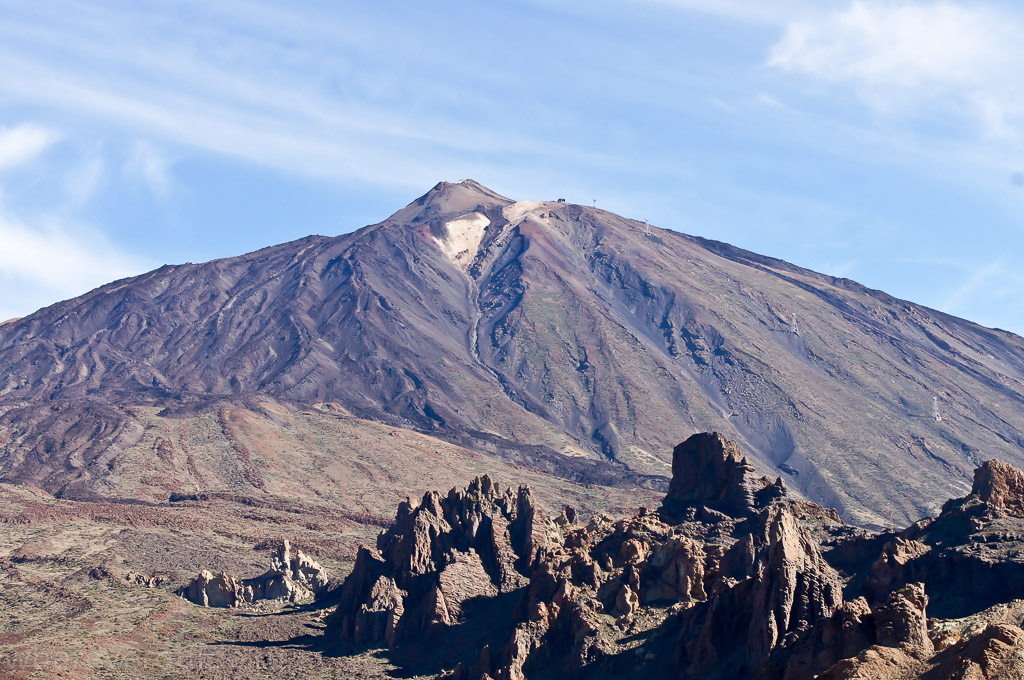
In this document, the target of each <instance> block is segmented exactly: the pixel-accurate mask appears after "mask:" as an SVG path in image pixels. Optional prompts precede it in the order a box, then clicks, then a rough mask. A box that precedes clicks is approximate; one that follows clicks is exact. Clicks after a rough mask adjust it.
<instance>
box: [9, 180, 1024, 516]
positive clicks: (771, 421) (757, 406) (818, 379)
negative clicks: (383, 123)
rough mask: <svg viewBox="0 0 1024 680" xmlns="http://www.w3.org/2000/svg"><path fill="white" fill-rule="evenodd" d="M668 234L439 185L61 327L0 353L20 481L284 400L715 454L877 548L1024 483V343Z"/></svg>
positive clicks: (15, 474)
mask: <svg viewBox="0 0 1024 680" xmlns="http://www.w3.org/2000/svg"><path fill="white" fill-rule="evenodd" d="M654 232H655V233H653V234H650V235H648V234H646V233H645V230H644V225H643V224H638V223H636V222H634V221H631V220H627V219H624V218H621V217H619V216H617V215H614V214H611V213H607V212H604V211H600V210H596V209H593V208H589V207H583V206H578V205H571V204H566V203H561V202H513V201H511V200H510V199H507V198H505V197H502V196H500V195H498V194H496V193H494V192H492V191H490V190H488V189H486V188H484V187H482V186H480V185H479V184H477V183H475V182H472V181H468V180H467V181H465V182H460V183H456V184H447V183H442V184H439V185H438V186H437V187H435V188H434V189H433V190H431V191H430V192H428V193H427V194H426V195H424V196H423V197H421V198H420V199H418V200H417V201H415V202H413V203H412V204H410V205H409V206H408V207H406V208H405V209H403V210H401V211H399V212H398V213H396V214H395V215H393V216H392V217H390V218H388V219H387V220H385V221H384V222H382V223H380V224H378V225H373V226H370V227H366V228H364V229H361V230H359V231H357V232H354V233H351V234H346V235H343V236H339V237H334V238H328V237H319V236H316V237H308V238H306V239H301V240H299V241H295V242H292V243H287V244H283V245H280V246H275V247H272V248H267V249H264V250H261V251H257V252H255V253H251V254H249V255H245V256H241V257H237V258H230V259H226V260H217V261H214V262H210V263H206V264H201V265H192V264H188V265H182V266H174V267H170V266H169V267H163V268H161V269H158V270H156V271H154V272H151V273H149V274H146V275H143V276H140V277H136V278H134V279H127V280H124V281H119V282H116V283H113V284H110V285H108V286H105V287H103V288H100V289H98V290H96V291H93V292H92V293H89V294H87V295H85V296H82V297H80V298H77V299H75V300H71V301H67V302H63V303H60V304H57V305H54V306H53V307H50V308H47V309H44V310H41V311H40V312H37V313H36V314H33V315H31V316H29V317H26V318H25V319H21V320H19V321H16V322H12V323H9V324H6V325H4V326H2V327H0V366H2V367H3V373H2V374H0V411H2V412H3V415H0V427H2V428H4V429H3V430H2V431H0V441H3V442H4V444H3V449H2V458H0V475H2V477H0V478H2V479H6V480H12V481H24V482H31V483H34V484H37V485H41V486H43V487H45V488H47V489H48V490H50V491H52V492H58V493H62V494H64V495H72V496H73V495H75V494H84V493H87V492H89V490H90V489H93V488H94V487H95V486H96V485H97V484H99V483H101V480H102V479H104V478H105V477H106V476H108V475H109V474H110V466H111V463H112V461H114V460H116V457H117V455H118V452H119V451H121V450H123V449H124V448H125V447H126V446H129V445H131V443H132V442H133V441H137V439H138V438H139V437H141V436H142V431H144V429H145V428H144V426H143V425H141V424H140V423H138V421H136V420H133V419H132V417H131V413H130V412H129V411H128V410H127V407H130V406H133V405H140V404H145V405H155V406H159V407H162V408H164V409H166V410H165V415H175V414H180V415H186V414H190V413H195V412H201V411H203V410H208V409H211V408H213V407H215V406H217V405H220V404H224V403H236V404H243V405H253V404H255V403H258V402H259V400H261V399H265V398H268V397H269V398H272V399H273V400H276V401H277V402H278V403H284V404H293V405H303V404H314V403H321V402H336V403H338V404H341V405H342V406H343V407H344V408H346V409H349V410H351V411H352V412H353V413H355V414H357V415H359V416H361V417H366V418H371V419H375V420H380V421H383V422H388V423H392V424H396V425H400V426H404V427H411V428H414V429H419V430H423V431H430V432H431V433H433V434H435V436H440V437H442V438H446V439H449V440H451V441H455V442H458V443H461V444H464V445H468V446H471V447H473V448H477V449H479V450H483V451H486V452H490V453H495V454H498V455H502V456H504V457H506V458H511V459H512V460H514V461H516V462H519V463H522V464H526V465H530V466H533V467H538V468H540V469H544V470H546V471H549V472H552V473H555V474H558V475H561V476H565V477H569V478H572V479H576V480H579V481H593V482H599V483H617V484H620V485H640V484H642V485H648V486H652V485H654V486H656V485H657V481H656V480H657V479H658V478H663V477H664V476H665V475H667V474H668V472H669V464H668V452H669V451H671V448H672V446H673V445H674V444H675V443H676V442H678V441H681V440H682V439H685V438H686V436H688V435H689V434H691V433H693V432H695V431H703V430H712V429H713V430H718V431H721V432H724V433H726V434H727V435H728V436H730V437H733V438H735V439H737V440H739V441H740V442H741V443H742V444H743V445H744V448H746V449H748V450H750V451H752V452H754V454H755V455H756V456H757V461H756V463H757V465H758V466H759V467H761V468H762V469H763V470H764V471H766V472H768V473H770V474H773V475H776V474H779V475H782V476H783V477H784V478H785V479H786V482H787V484H789V485H790V486H791V487H794V488H795V489H796V490H798V491H799V492H800V493H803V494H804V495H806V496H807V497H808V498H810V499H812V500H815V501H818V502H821V503H824V504H826V505H831V506H833V507H836V508H838V509H839V510H840V511H841V512H842V513H843V514H844V515H845V516H846V517H847V518H849V519H853V520H856V521H859V522H863V523H879V524H881V523H888V522H893V521H900V522H902V521H906V520H908V519H916V518H917V517H919V516H922V515H924V514H928V513H933V512H934V511H935V510H936V509H937V504H938V502H939V501H940V500H941V499H943V498H946V497H949V496H953V495H960V494H962V493H963V492H964V491H965V490H966V489H967V488H968V486H969V479H968V476H969V472H970V471H971V470H972V469H973V468H974V467H976V466H977V464H978V463H979V462H980V460H981V459H984V458H988V457H991V456H995V455H998V456H999V457H1001V458H1003V459H1005V460H1009V461H1011V462H1013V463H1015V464H1022V463H1024V437H1022V434H1021V432H1020V423H1022V422H1024V340H1022V339H1021V338H1019V337H1017V336H1014V335H1012V334H1009V333H1005V332H1003V331H997V330H989V329H985V328H982V327H979V326H977V325H975V324H972V323H969V322H967V321H964V320H961V319H956V318H954V317H950V316H948V315H945V314H941V313H939V312H936V311H933V310H929V309H926V308H923V307H920V306H917V305H913V304H910V303H907V302H904V301H901V300H897V299H894V298H892V297H890V296H888V295H885V294H884V293H880V292H878V291H872V290H869V289H867V288H864V287H862V286H860V285H858V284H856V283H853V282H851V281H847V280H843V279H834V278H831V277H827V276H822V275H820V274H816V273H813V272H810V271H807V270H804V269H801V268H798V267H795V266H793V265H790V264H787V263H785V262H782V261H779V260H774V259H771V258H765V257H761V256H758V255H755V254H753V253H749V252H746V251H743V250H740V249H737V248H733V247H731V246H728V245H725V244H721V243H716V242H712V241H707V240H704V239H699V238H694V237H690V236H685V235H683V234H678V233H674V232H670V231H663V230H660V229H659V230H654ZM933 398H937V399H938V408H939V412H940V415H941V421H936V420H935V418H934V417H933ZM5 440H6V441H5Z"/></svg>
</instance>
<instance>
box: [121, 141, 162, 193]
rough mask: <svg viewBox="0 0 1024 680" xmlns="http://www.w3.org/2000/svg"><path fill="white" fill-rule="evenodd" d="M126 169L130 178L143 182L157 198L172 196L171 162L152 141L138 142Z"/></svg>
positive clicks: (126, 164)
mask: <svg viewBox="0 0 1024 680" xmlns="http://www.w3.org/2000/svg"><path fill="white" fill-rule="evenodd" d="M124 171H125V174H127V175H128V176H129V178H130V179H132V180H134V181H138V182H141V183H142V184H143V185H144V186H145V187H146V188H147V189H148V190H149V193H150V194H152V195H153V197H154V198H156V199H157V200H160V201H167V200H168V199H169V198H170V196H171V190H172V189H173V185H174V179H173V178H172V176H171V162H170V160H169V159H168V158H167V156H166V155H165V154H164V153H162V152H161V151H160V150H159V149H157V147H156V146H154V145H153V144H152V143H150V142H147V141H140V142H136V143H135V145H134V146H133V148H132V153H131V155H130V156H129V157H128V161H127V162H126V163H125V166H124Z"/></svg>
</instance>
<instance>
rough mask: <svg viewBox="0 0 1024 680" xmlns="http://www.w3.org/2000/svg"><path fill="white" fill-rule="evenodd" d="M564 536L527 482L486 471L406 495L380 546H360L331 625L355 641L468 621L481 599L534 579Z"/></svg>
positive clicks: (392, 641)
mask: <svg viewBox="0 0 1024 680" xmlns="http://www.w3.org/2000/svg"><path fill="white" fill-rule="evenodd" d="M558 536H559V535H558V532H557V531H556V529H555V527H554V524H552V523H551V522H550V521H549V520H548V519H547V517H546V516H545V515H544V513H543V512H541V511H540V510H539V509H538V508H537V506H536V504H535V502H534V500H533V496H532V494H531V493H530V490H529V489H528V488H526V487H521V488H520V489H519V491H518V492H514V491H513V490H512V489H511V488H502V487H500V486H498V485H496V484H494V482H493V481H492V480H491V479H490V477H487V476H484V477H479V478H477V479H475V480H473V482H472V483H471V484H470V485H469V486H468V487H467V488H466V489H465V490H458V489H452V490H451V491H450V492H449V493H448V495H447V496H443V497H442V496H441V495H439V494H437V493H428V494H426V495H425V496H424V497H423V499H422V501H421V502H420V503H418V504H414V503H412V502H410V501H406V502H404V503H402V504H401V505H400V506H399V508H398V513H397V515H396V517H395V523H394V524H393V525H392V526H391V527H390V528H389V529H388V530H387V531H385V532H383V533H381V535H380V536H379V537H378V539H377V550H376V551H372V550H369V549H366V548H363V549H361V550H360V551H359V554H358V555H357V557H356V564H355V567H354V569H353V571H352V574H350V575H349V577H348V578H347V579H346V580H345V583H344V584H343V586H342V587H341V592H340V604H339V605H338V609H337V612H336V613H335V614H334V615H332V617H331V618H330V619H329V620H328V626H329V627H330V628H331V629H332V630H333V631H334V634H335V635H337V636H338V637H339V638H340V639H341V640H342V641H344V642H347V643H350V644H355V645H366V644H384V645H386V646H389V647H395V646H396V645H399V644H400V643H402V642H407V641H415V640H420V639H422V637H423V636H424V635H427V634H429V633H430V632H431V631H432V630H434V629H437V628H444V627H451V626H455V625H457V624H459V623H461V622H462V621H464V620H465V618H466V616H467V614H468V611H467V609H466V607H467V605H469V604H471V603H472V602H473V601H474V600H476V599H485V598H491V597H494V596H497V595H499V594H501V593H509V592H512V591H514V590H516V589H517V588H521V587H523V586H525V585H526V584H527V583H528V575H529V574H530V573H532V571H533V570H535V569H536V567H537V564H538V561H539V559H540V556H541V554H542V553H543V551H544V550H546V549H547V548H548V547H549V546H550V545H551V542H552V541H555V540H558Z"/></svg>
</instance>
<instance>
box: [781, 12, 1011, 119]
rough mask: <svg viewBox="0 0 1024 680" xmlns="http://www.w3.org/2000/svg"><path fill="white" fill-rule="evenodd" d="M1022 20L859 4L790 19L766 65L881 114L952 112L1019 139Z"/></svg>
mask: <svg viewBox="0 0 1024 680" xmlns="http://www.w3.org/2000/svg"><path fill="white" fill-rule="evenodd" d="M1022 35H1024V24H1022V22H1021V21H1020V19H1019V17H1018V16H1016V15H1015V14H1011V13H1009V12H1007V11H1004V10H1002V9H999V8H996V7H994V6H989V5H982V4H969V5H968V4H958V3H953V2H928V3H924V2H891V1H881V2H854V3H852V4H850V5H849V6H848V7H846V8H845V9H842V10H839V11H834V12H828V13H823V14H818V15H816V16H811V17H810V18H803V19H797V20H793V21H791V22H790V23H789V24H788V26H787V27H786V30H785V32H784V34H783V36H782V38H781V39H780V40H779V41H778V43H776V44H775V46H774V47H773V48H772V50H771V55H770V57H769V59H768V64H769V65H770V66H772V67H775V68H778V69H782V70H785V71H788V72H791V73H796V74H801V75H804V76H809V77H812V78H816V79H819V80H822V81H830V82H833V83H837V84H843V85H848V86H850V87H852V88H853V89H854V91H855V92H856V93H857V94H858V95H859V96H860V97H861V98H862V99H863V100H864V101H866V102H867V103H869V104H870V105H871V106H873V107H875V108H876V109H879V110H882V111H907V110H913V111H915V112H916V110H917V109H918V108H919V107H921V106H929V107H939V108H943V109H947V110H948V109H949V107H950V106H951V105H952V106H954V107H956V108H957V109H958V110H959V113H961V114H966V115H969V116H971V117H972V118H973V119H974V120H976V121H977V122H980V124H981V125H982V126H983V128H984V131H985V133H986V134H988V135H989V136H993V137H1008V136H1016V135H1017V133H1018V132H1019V129H1018V127H1019V124H1020V122H1021V117H1022V114H1024V87H1022V83H1021V80H1020V77H1019V74H1020V73H1021V72H1022V70H1024V42H1022V41H1021V39H1020V37H1021V36H1022Z"/></svg>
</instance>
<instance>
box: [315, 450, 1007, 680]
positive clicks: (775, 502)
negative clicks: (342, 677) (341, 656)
mask: <svg viewBox="0 0 1024 680" xmlns="http://www.w3.org/2000/svg"><path fill="white" fill-rule="evenodd" d="M675 462H676V463H678V465H677V466H675V468H674V470H675V472H676V477H675V478H674V479H673V482H672V485H671V487H670V491H669V495H668V496H667V497H666V499H665V507H666V508H675V509H676V510H678V512H676V513H675V514H673V513H671V512H661V513H651V512H648V511H646V510H641V511H639V512H638V513H637V514H636V516H634V517H630V518H626V519H621V520H618V521H614V520H612V519H611V518H608V517H605V516H598V517H595V518H593V519H592V520H591V521H590V522H589V523H587V524H586V525H582V524H576V523H573V522H571V521H570V520H569V517H570V514H571V513H568V512H567V513H564V514H563V516H562V517H560V518H559V520H558V521H557V522H556V523H554V524H551V523H548V522H546V521H544V520H538V519H537V518H539V517H543V515H542V513H541V512H540V510H539V508H537V507H536V505H535V504H533V503H532V502H531V500H530V495H529V493H528V491H526V490H525V489H520V491H519V493H518V494H517V495H513V494H512V492H511V490H504V491H503V490H502V489H501V487H497V486H496V485H494V484H493V483H491V482H490V480H487V479H484V480H476V481H474V482H473V485H471V487H470V488H469V489H467V490H466V491H457V490H453V491H452V492H450V493H449V494H448V496H447V497H441V496H439V495H437V494H428V495H427V496H426V497H424V499H423V501H422V503H420V504H419V505H416V506H413V505H411V504H408V503H406V504H403V505H402V507H401V508H400V510H399V513H398V517H397V518H396V523H395V525H394V526H393V527H392V528H391V529H389V530H388V531H387V532H385V533H383V534H381V537H380V539H379V541H378V547H379V549H380V552H379V553H372V552H371V551H367V550H364V551H363V552H362V553H360V557H359V561H358V563H357V567H356V571H354V572H353V574H352V575H351V576H350V577H349V578H348V579H347V580H346V582H345V584H344V585H343V586H342V591H341V592H342V598H341V604H339V607H338V610H337V612H336V613H335V614H334V615H333V616H332V617H331V619H330V620H329V622H328V630H327V635H328V636H329V637H330V638H332V639H334V640H337V639H339V638H340V639H341V640H342V641H346V642H348V643H350V644H351V643H353V642H359V643H374V644H381V645H387V646H389V647H391V648H392V649H391V654H392V659H393V660H397V661H398V662H399V663H401V664H402V665H403V666H404V667H405V669H406V670H407V671H409V672H411V673H415V674H430V673H440V677H444V678H449V679H450V680H525V678H531V679H538V678H539V679H545V678H555V677H568V678H590V677H600V678H609V679H611V678H632V677H637V676H638V675H641V676H647V677H659V678H678V679H679V680H726V679H728V680H808V679H810V678H822V679H823V678H835V679H838V678H843V679H846V680H854V679H860V680H869V679H871V680H875V679H878V678H899V679H900V680H913V679H917V680H925V679H927V680H953V679H954V678H956V679H958V680H959V679H962V678H981V679H983V680H995V678H997V677H1020V671H1021V669H1024V652H1022V651H1021V647H1020V643H1021V642H1022V641H1024V631H1021V629H1020V628H1018V627H1017V626H1014V625H1010V624H1008V623H1007V621H1006V617H1007V616H1008V614H1007V613H1006V611H1016V612H1017V616H1024V606H1021V607H1018V608H1017V609H1013V608H1012V607H1010V605H1013V603H1012V602H1011V601H1010V600H1009V599H1000V598H1005V594H1006V592H1007V590H1006V589H1007V588H1010V589H1011V590H1012V589H1013V588H1014V587H1017V588H1019V586H1016V585H1011V586H1007V585H1006V584H1004V583H1001V582H998V581H996V580H994V579H993V578H992V577H991V574H990V576H989V577H987V578H986V577H985V576H983V575H982V574H981V573H980V572H979V571H978V570H979V569H981V566H980V565H982V564H983V563H984V561H983V560H982V559H981V558H980V557H979V556H978V555H976V554H975V551H974V550H973V546H974V545H975V540H974V536H976V535H978V534H977V533H976V532H978V531H985V530H991V529H992V528H993V524H992V523H1002V524H998V526H999V527H1006V526H1019V527H1024V518H1020V517H1018V516H1017V515H1015V514H1012V513H1011V512H1009V511H1008V510H1009V509H1011V508H1013V507H1014V506H1015V500H1014V499H1015V498H1016V495H1015V494H1016V492H1015V491H1013V489H1015V488H1018V487H1017V486H1016V482H1015V481H1014V480H1019V479H1020V473H1019V472H1017V471H1016V470H1013V469H1012V468H1010V469H1006V468H1004V467H1002V466H999V465H991V464H990V465H988V466H986V467H985V468H983V469H982V470H980V471H979V474H978V479H979V480H982V481H981V482H980V484H979V485H976V488H975V492H976V493H974V494H972V495H971V496H968V497H967V498H965V499H962V500H960V501H957V502H951V503H950V504H947V508H946V510H945V511H944V512H943V515H942V516H941V517H939V518H937V519H935V520H930V521H925V522H920V523H917V524H915V525H913V526H911V527H909V528H908V529H906V530H905V531H903V532H900V533H897V534H891V533H890V534H887V535H880V536H872V535H870V534H868V533H866V532H862V531H861V532H856V531H848V530H847V528H846V527H842V526H837V525H836V524H835V523H836V522H838V518H837V517H836V516H835V515H834V514H833V513H830V512H828V511H825V510H824V509H821V508H817V507H816V506H813V505H811V504H808V503H806V502H805V501H798V500H794V499H790V498H787V497H786V496H785V494H772V495H771V497H770V500H767V501H759V500H758V498H759V494H761V493H762V492H763V491H764V490H765V489H768V488H772V487H774V485H773V484H771V483H770V482H768V481H765V480H759V479H758V478H757V477H756V476H755V475H754V474H753V471H752V470H751V469H750V468H749V466H748V465H746V464H745V463H744V461H743V457H742V455H740V452H739V450H738V447H737V446H736V444H735V443H733V442H730V441H728V440H725V439H724V438H722V437H721V436H720V435H716V434H713V433H709V434H703V435H697V436H695V437H691V439H690V440H688V441H687V442H685V443H684V444H681V445H680V446H679V447H677V448H676V455H675ZM982 497H984V498H986V499H987V500H984V501H983V500H981V498H982ZM725 510H728V511H729V513H731V514H725V513H724V512H723V511H725ZM531 518H532V519H531ZM1006 523H1009V524H1006ZM494 527H501V529H502V531H500V532H496V531H495V529H494ZM555 528H557V531H555V530H554V529H555ZM498 534H500V535H501V536H502V537H504V540H503V541H499V540H497V539H496V536H497V535H498ZM817 536H825V537H829V540H830V541H831V546H832V547H831V548H830V549H829V551H828V552H827V553H826V552H824V551H823V550H822V547H821V545H819V543H818V540H817V539H816V537H817ZM1000 536H1001V537H997V538H991V539H987V542H988V543H990V544H992V545H995V544H996V543H1000V544H1001V547H1000V548H999V550H1001V551H1002V558H1001V559H999V560H992V561H990V562H988V564H989V566H990V567H991V568H992V569H1007V570H1009V571H1007V572H1006V573H1007V574H1013V583H1014V584H1019V583H1021V582H1024V578H1022V576H1021V574H1020V573H1018V572H1014V571H1013V570H1015V569H1020V565H1021V562H1022V558H1021V555H1024V552H1022V551H1020V550H1019V547H1020V546H1019V544H1018V541H1019V539H1018V538H1015V537H1014V536H1013V535H1011V536H1007V535H1006V534H1002V535H1000ZM502 545H504V546H505V547H504V548H502ZM872 551H874V553H875V554H874V556H870V554H871V552H872ZM1015 551H1016V552H1015ZM829 555H840V556H842V559H841V560H839V561H838V562H837V564H841V565H842V569H843V571H840V570H839V569H838V568H837V565H834V564H830V562H829V558H828V556H829ZM1014 555H1016V557H1013V556H1014ZM858 556H859V557H858ZM941 556H944V557H942V559H940V557H941ZM943 560H946V561H943ZM949 560H952V562H950V561H949ZM958 560H959V561H958ZM972 560H973V561H972ZM943 564H946V565H947V566H946V567H943V566H942V565H943ZM971 565H974V566H971ZM851 569H852V571H850V570H851ZM961 569H965V570H966V572H965V573H966V574H967V575H966V576H962V575H958V574H957V572H958V571H959V570H961ZM922 573H925V574H927V576H928V577H929V578H932V580H931V581H927V582H925V583H922V582H920V581H921V579H920V578H918V576H919V575H920V574H922ZM992 573H993V574H994V573H995V572H994V571H993V572H992ZM970 579H974V580H975V582H974V583H973V584H966V583H964V581H965V580H970ZM844 590H846V591H847V592H844ZM858 590H863V591H866V593H867V595H858V594H857V592H856V591H858ZM926 590H927V594H926ZM965 591H966V592H969V593H970V597H969V598H964V592H965ZM993 602H1001V603H1005V604H1006V607H1009V609H1006V608H1004V611H1003V613H999V612H995V610H993V613H989V612H987V611H986V610H985V608H986V607H987V606H988V605H989V604H991V603H993ZM933 603H934V604H935V605H936V607H933ZM951 603H959V605H958V606H961V607H965V606H966V607H967V609H964V611H963V612H961V613H962V614H963V615H964V616H966V618H964V619H963V620H962V621H950V620H943V621H939V620H937V619H933V618H930V617H931V616H932V615H933V614H932V611H933V609H934V608H938V609H940V610H941V609H943V608H945V609H947V610H948V609H950V608H951V606H952V604H951ZM968 603H969V604H968ZM1018 604H1019V603H1018ZM1013 606H1016V605H1013ZM1014 621H1018V622H1019V620H1018V619H1014ZM954 631H959V632H954ZM439 649H440V650H443V653H437V650H439Z"/></svg>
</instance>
